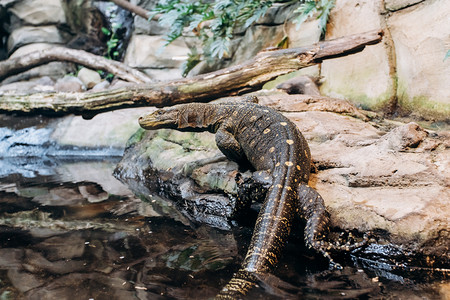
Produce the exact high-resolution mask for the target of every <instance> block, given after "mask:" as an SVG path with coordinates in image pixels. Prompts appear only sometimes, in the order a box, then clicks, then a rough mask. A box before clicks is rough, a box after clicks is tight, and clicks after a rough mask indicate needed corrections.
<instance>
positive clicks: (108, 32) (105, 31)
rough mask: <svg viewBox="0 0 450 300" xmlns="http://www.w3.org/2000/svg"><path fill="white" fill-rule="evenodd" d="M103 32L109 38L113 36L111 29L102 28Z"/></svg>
mask: <svg viewBox="0 0 450 300" xmlns="http://www.w3.org/2000/svg"><path fill="white" fill-rule="evenodd" d="M102 32H103V33H104V34H106V35H108V36H109V35H111V31H109V29H108V28H106V27H102Z"/></svg>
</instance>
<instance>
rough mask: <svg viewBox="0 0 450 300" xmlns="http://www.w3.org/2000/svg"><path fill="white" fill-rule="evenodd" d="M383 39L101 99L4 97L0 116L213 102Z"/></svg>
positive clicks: (299, 52)
mask: <svg viewBox="0 0 450 300" xmlns="http://www.w3.org/2000/svg"><path fill="white" fill-rule="evenodd" d="M381 37H382V32H379V31H371V32H367V33H363V34H358V35H352V36H347V37H342V38H338V39H335V40H330V41H325V42H320V43H317V44H314V45H312V46H307V47H302V48H292V49H283V50H274V51H263V52H260V53H259V54H258V55H257V56H256V57H255V58H253V59H251V60H249V61H247V62H245V63H243V64H240V65H236V66H232V67H229V68H225V69H222V70H218V71H215V72H212V73H208V74H203V75H198V76H195V77H192V78H186V79H180V80H174V81H168V82H155V83H149V84H143V85H139V86H134V87H127V88H121V89H117V90H109V91H103V92H98V93H89V92H87V93H54V94H32V95H25V96H23V95H22V96H20V95H13V94H4V95H3V96H1V97H0V111H9V112H12V111H21V112H31V111H37V112H45V111H49V112H56V113H77V114H97V113H99V112H102V111H107V110H114V109H118V108H124V107H131V106H157V107H162V106H170V105H175V104H179V103H186V102H194V101H197V102H199V101H210V100H213V99H217V98H219V97H222V96H226V95H237V94H242V93H244V92H250V91H255V90H258V89H260V88H261V87H262V86H263V85H264V84H265V83H266V82H268V81H270V80H272V79H274V78H276V77H278V76H280V75H283V74H286V73H290V72H293V71H296V70H298V69H301V68H305V67H309V66H312V65H315V64H317V63H320V62H321V61H323V60H325V59H328V58H334V57H339V56H345V55H348V54H351V53H355V52H358V51H361V50H362V49H363V48H364V47H365V46H366V45H371V44H376V43H378V42H379V41H381Z"/></svg>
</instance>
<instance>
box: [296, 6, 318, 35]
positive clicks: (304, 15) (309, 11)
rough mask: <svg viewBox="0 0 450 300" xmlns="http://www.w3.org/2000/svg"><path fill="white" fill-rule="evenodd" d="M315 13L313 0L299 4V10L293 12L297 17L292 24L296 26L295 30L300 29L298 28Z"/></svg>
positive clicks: (315, 8)
mask: <svg viewBox="0 0 450 300" xmlns="http://www.w3.org/2000/svg"><path fill="white" fill-rule="evenodd" d="M316 11H317V7H316V2H315V1H314V0H306V2H305V3H303V4H301V5H300V6H299V8H297V9H296V10H294V13H298V14H299V16H298V17H297V18H295V19H294V21H293V23H294V24H297V26H296V27H295V29H296V30H299V29H300V26H301V25H302V24H303V23H304V22H305V21H306V19H308V18H309V17H311V16H312V15H313V14H314V13H315V12H316Z"/></svg>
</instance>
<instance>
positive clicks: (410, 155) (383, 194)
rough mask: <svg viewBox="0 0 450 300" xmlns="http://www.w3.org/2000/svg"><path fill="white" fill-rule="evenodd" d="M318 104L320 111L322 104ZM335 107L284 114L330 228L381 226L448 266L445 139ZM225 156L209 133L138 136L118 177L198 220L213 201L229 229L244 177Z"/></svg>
mask: <svg viewBox="0 0 450 300" xmlns="http://www.w3.org/2000/svg"><path fill="white" fill-rule="evenodd" d="M265 101H267V99H266V100H265ZM320 101H321V100H317V102H316V104H314V105H319V106H320V104H318V103H320ZM262 102H264V101H262ZM286 102H287V103H289V101H286ZM346 103H347V104H346V105H349V104H348V102H346ZM329 104H330V103H327V102H324V103H322V104H321V105H322V109H321V110H322V111H304V112H295V111H293V110H294V106H289V104H285V106H287V107H290V108H289V109H290V112H285V115H286V116H287V117H288V118H290V119H291V120H292V121H293V122H294V123H295V124H296V125H297V126H298V127H299V129H300V130H301V131H302V133H303V134H304V136H305V137H306V139H307V140H308V142H309V145H310V148H311V153H312V158H313V162H314V164H315V166H316V168H318V170H319V171H318V172H317V173H313V174H312V176H311V179H310V185H311V186H313V187H314V188H315V189H317V190H318V192H319V193H320V194H321V195H322V196H323V197H324V199H325V202H326V205H327V207H328V209H329V211H330V213H331V217H332V218H331V219H332V223H333V226H336V227H338V228H342V229H348V230H352V229H357V230H358V231H360V232H366V231H368V230H372V231H375V230H380V229H381V230H383V231H385V232H388V234H389V236H388V238H387V240H386V242H388V243H393V244H394V245H397V246H398V247H401V248H402V249H404V250H405V251H412V253H418V254H421V255H426V256H430V257H433V259H436V260H438V261H439V264H441V265H442V264H444V265H445V264H446V263H448V260H449V258H450V257H449V256H448V252H445V249H448V247H449V246H450V245H449V239H448V231H447V229H448V228H449V225H450V224H449V219H448V217H447V216H448V215H449V214H450V207H449V206H448V205H447V204H446V202H447V200H446V199H448V198H449V197H450V192H449V190H448V182H449V175H448V174H446V173H448V172H445V171H444V170H445V169H446V168H448V167H449V166H450V159H449V157H450V153H449V147H448V146H445V145H446V144H445V140H446V139H445V136H446V135H443V133H435V134H433V135H430V134H428V132H427V131H425V130H423V129H422V128H421V127H420V126H418V125H417V124H415V123H408V124H404V125H401V126H394V128H393V129H392V130H391V129H390V128H392V127H393V125H392V123H386V124H385V125H383V126H380V125H377V126H376V127H375V126H373V125H372V124H371V123H368V122H365V121H363V120H361V119H355V118H352V117H349V116H342V115H339V114H337V113H333V112H329V111H332V110H333V109H336V108H337V109H338V110H339V109H341V108H339V107H340V106H339V105H336V103H333V102H331V105H329ZM277 105H279V106H281V107H284V106H282V104H280V103H278V104H277ZM326 107H328V110H329V111H326V110H327V109H325V108H326ZM286 110H288V109H285V111H286ZM349 110H350V109H349ZM360 114H361V115H364V114H362V113H360ZM366 120H367V119H366ZM383 128H386V131H384V130H383ZM422 144H424V145H430V144H431V145H434V146H433V147H432V148H433V149H434V150H432V151H431V150H425V149H426V147H422V146H421V145H422ZM218 153H219V152H218V150H217V148H216V147H215V145H214V139H213V137H209V136H208V135H205V134H204V133H202V134H198V133H181V132H176V131H170V130H159V131H150V132H144V131H142V130H140V131H138V133H137V134H136V135H135V137H134V140H132V142H131V145H130V147H128V148H127V149H126V152H125V155H124V158H123V160H122V161H121V163H119V165H118V167H117V169H116V174H118V175H119V177H120V176H123V177H125V178H133V177H134V178H140V180H142V181H143V182H145V184H146V185H147V186H149V187H151V188H152V189H153V190H157V191H159V192H161V193H163V194H164V195H166V196H168V197H171V199H173V200H174V201H175V202H176V203H177V206H178V207H179V208H180V209H181V210H183V211H184V212H185V213H186V214H187V215H189V214H191V218H192V219H194V220H197V221H201V222H206V223H208V220H207V218H205V217H203V219H200V218H196V216H193V212H194V211H195V208H198V207H200V208H202V209H205V207H209V205H211V209H210V210H207V213H206V215H207V214H211V217H214V218H216V219H217V218H219V217H220V218H222V219H221V221H220V222H218V223H216V224H214V223H208V224H210V225H211V224H212V225H215V226H217V224H220V225H224V224H225V221H226V218H229V216H230V213H231V212H232V207H233V197H234V196H235V195H236V183H235V182H234V179H235V177H236V174H238V173H240V171H239V169H238V166H237V165H236V164H234V163H232V162H229V161H228V160H222V161H221V160H217V159H215V157H217V156H216V154H218ZM143 166H145V167H143ZM245 176H249V174H247V175H245ZM224 194H225V195H228V196H227V197H224V196H223V195H224ZM220 197H222V198H220ZM227 198H228V199H227ZM191 199H201V200H196V201H194V202H192V201H190V200H191ZM219 199H221V200H219ZM207 201H209V202H207ZM226 201H228V204H226ZM216 205H217V206H216ZM219 207H220V208H221V209H223V210H224V211H223V212H226V213H224V214H222V216H220V215H218V214H217V212H215V211H214V209H215V208H219ZM189 208H190V209H189ZM202 211H205V210H202ZM224 228H226V227H224Z"/></svg>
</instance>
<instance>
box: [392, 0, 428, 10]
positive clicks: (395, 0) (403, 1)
mask: <svg viewBox="0 0 450 300" xmlns="http://www.w3.org/2000/svg"><path fill="white" fill-rule="evenodd" d="M419 2H422V0H385V1H384V7H385V8H386V9H387V10H390V11H396V10H400V9H402V8H405V7H408V6H411V5H414V4H416V3H419Z"/></svg>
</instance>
